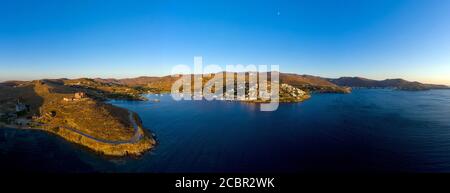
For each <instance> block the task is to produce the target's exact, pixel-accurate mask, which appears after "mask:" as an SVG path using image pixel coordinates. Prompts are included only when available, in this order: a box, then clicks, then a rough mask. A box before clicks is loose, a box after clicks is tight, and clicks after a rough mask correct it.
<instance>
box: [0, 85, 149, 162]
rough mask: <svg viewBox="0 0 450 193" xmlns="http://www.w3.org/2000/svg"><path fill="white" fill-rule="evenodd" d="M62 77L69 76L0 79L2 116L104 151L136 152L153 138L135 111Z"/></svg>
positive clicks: (15, 124)
mask: <svg viewBox="0 0 450 193" xmlns="http://www.w3.org/2000/svg"><path fill="white" fill-rule="evenodd" d="M77 81H78V80H77ZM66 82H70V80H65V79H58V80H38V81H31V82H20V83H11V82H8V83H7V84H1V85H0V113H1V116H0V117H1V120H0V122H3V124H5V125H6V126H7V127H17V128H31V129H40V130H44V131H48V132H51V133H54V134H56V135H58V136H61V137H63V138H65V139H67V140H69V141H72V142H74V143H77V144H80V145H83V146H86V147H88V148H90V149H92V150H94V151H97V152H100V153H102V154H105V155H114V156H123V155H128V154H132V155H139V154H141V153H143V152H145V151H146V150H148V149H150V148H151V147H152V146H153V145H154V144H155V141H154V139H153V138H152V137H151V136H150V135H149V134H148V133H146V131H145V130H144V129H143V128H142V125H141V123H140V122H139V121H137V120H139V118H138V117H137V115H136V114H130V112H128V111H127V110H126V109H122V108H119V107H116V106H113V105H110V104H107V103H104V102H103V100H100V99H103V98H104V97H105V96H101V97H99V98H96V96H97V95H96V94H98V93H101V91H100V90H94V89H93V88H91V89H90V90H89V89H86V88H84V87H83V88H78V87H72V86H70V85H67V84H66ZM97 97H98V96H97ZM22 107H23V108H22ZM135 124H136V125H138V126H135Z"/></svg>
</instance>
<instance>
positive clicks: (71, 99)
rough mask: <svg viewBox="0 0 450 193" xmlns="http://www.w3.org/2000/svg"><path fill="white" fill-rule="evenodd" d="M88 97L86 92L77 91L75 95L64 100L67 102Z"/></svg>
mask: <svg viewBox="0 0 450 193" xmlns="http://www.w3.org/2000/svg"><path fill="white" fill-rule="evenodd" d="M86 98H88V97H87V94H86V93H84V92H76V93H75V94H74V96H73V97H69V98H67V97H64V98H63V100H64V101H66V102H71V101H79V100H82V99H86Z"/></svg>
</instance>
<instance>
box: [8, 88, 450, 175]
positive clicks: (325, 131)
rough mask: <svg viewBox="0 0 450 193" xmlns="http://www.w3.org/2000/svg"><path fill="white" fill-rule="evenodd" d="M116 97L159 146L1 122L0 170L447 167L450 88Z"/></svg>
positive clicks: (449, 166) (449, 159) (379, 169)
mask: <svg viewBox="0 0 450 193" xmlns="http://www.w3.org/2000/svg"><path fill="white" fill-rule="evenodd" d="M148 97H149V98H150V99H160V102H152V101H151V100H150V101H147V102H130V101H111V103H112V104H114V105H117V106H120V107H124V108H127V109H130V110H132V111H134V112H137V113H138V114H139V115H140V117H141V118H142V121H143V123H144V126H145V127H146V128H148V129H149V130H150V131H151V132H152V133H154V134H155V135H156V138H157V141H158V145H157V146H156V147H155V148H154V149H153V150H152V151H150V152H148V153H146V154H145V155H143V156H142V157H139V158H109V157H103V156H101V155H97V154H96V153H93V152H91V151H89V150H87V149H84V148H82V147H80V146H78V145H75V144H72V143H69V142H66V141H64V140H63V139H60V138H59V137H57V136H54V135H51V134H47V133H45V132H41V131H24V130H16V129H0V163H1V164H0V171H7V170H12V171H50V172H96V171H100V172H305V171H312V172H330V171H331V172H341V171H342V172H348V171H350V172H352V171H356V172H358V171H369V172H392V171H394V172H397V171H402V172H403V171H407V172H450V90H431V91H417V92H409V91H398V90H389V89H356V90H354V91H353V93H352V94H314V95H313V97H312V98H311V99H310V100H307V101H305V102H303V103H298V104H280V106H279V108H278V110H277V111H274V112H261V111H259V105H258V104H246V103H240V102H224V101H212V102H209V101H181V102H176V101H173V100H172V99H171V96H170V95H164V96H157V95H148Z"/></svg>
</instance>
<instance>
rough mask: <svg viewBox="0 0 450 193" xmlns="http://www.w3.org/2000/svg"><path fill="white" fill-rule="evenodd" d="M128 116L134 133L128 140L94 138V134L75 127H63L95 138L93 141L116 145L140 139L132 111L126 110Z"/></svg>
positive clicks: (140, 135)
mask: <svg viewBox="0 0 450 193" xmlns="http://www.w3.org/2000/svg"><path fill="white" fill-rule="evenodd" d="M128 117H129V119H130V121H131V124H133V129H134V135H133V137H131V138H130V139H129V140H107V139H99V138H96V137H94V136H92V135H88V134H85V133H83V132H81V131H78V130H76V129H73V128H69V127H64V129H67V130H70V131H73V132H75V133H78V134H80V135H82V136H84V137H87V138H89V139H92V140H95V141H97V142H102V143H109V144H114V145H117V144H126V143H136V142H138V141H139V140H140V139H141V137H142V134H141V132H139V126H138V125H137V123H136V121H135V119H134V118H133V113H132V112H131V111H128Z"/></svg>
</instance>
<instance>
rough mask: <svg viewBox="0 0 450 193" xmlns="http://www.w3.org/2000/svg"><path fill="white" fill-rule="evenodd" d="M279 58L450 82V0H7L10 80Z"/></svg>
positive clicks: (291, 66) (302, 65)
mask: <svg viewBox="0 0 450 193" xmlns="http://www.w3.org/2000/svg"><path fill="white" fill-rule="evenodd" d="M194 56H203V59H204V63H205V64H218V65H222V66H225V65H227V64H243V65H247V64H278V65H280V71H282V72H293V73H299V74H312V75H319V76H324V77H339V76H363V77H368V78H373V79H384V78H397V77H398V78H405V79H407V80H418V81H422V82H429V83H444V84H449V85H450V1H449V0H372V1H369V0H328V1H325V0H311V1H301V0H298V1H279V0H277V1H275V0H274V1H264V0H257V1H256V0H255V1H244V0H239V1H238V0H224V1H219V0H205V1H195V0H194V1H191V0H190V1H187V0H185V1H183V0H176V1H175V0H174V1H170V0H160V1H156V0H155V1H152V0H146V1H132V0H124V1H117V0H103V1H96V0H73V1H70V0H64V1H60V0H35V1H24V0H0V81H3V80H10V79H26V80H29V79H38V78H59V77H68V78H75V77H105V78H106V77H113V78H122V77H135V76H143V75H147V76H151V75H167V74H170V72H171V69H172V67H173V66H175V65H178V64H188V65H192V64H193V58H194Z"/></svg>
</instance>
